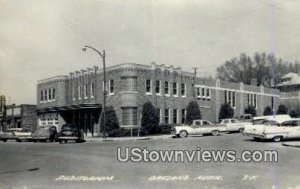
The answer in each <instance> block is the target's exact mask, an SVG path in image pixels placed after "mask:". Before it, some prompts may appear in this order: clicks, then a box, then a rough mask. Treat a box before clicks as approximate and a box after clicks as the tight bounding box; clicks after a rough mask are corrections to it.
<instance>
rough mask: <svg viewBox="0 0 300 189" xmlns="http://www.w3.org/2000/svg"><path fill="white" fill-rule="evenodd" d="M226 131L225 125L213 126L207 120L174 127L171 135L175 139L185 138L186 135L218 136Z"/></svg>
mask: <svg viewBox="0 0 300 189" xmlns="http://www.w3.org/2000/svg"><path fill="white" fill-rule="evenodd" d="M225 131H227V128H226V126H225V125H213V124H212V123H211V122H210V121H207V120H194V121H193V122H192V123H191V124H190V125H179V126H174V127H173V130H172V132H171V134H173V135H175V136H177V137H181V138H184V137H187V136H188V135H200V134H202V135H205V134H210V135H213V136H217V135H219V133H220V132H225Z"/></svg>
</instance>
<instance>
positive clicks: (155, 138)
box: [85, 135, 172, 143]
mask: <svg viewBox="0 0 300 189" xmlns="http://www.w3.org/2000/svg"><path fill="white" fill-rule="evenodd" d="M171 138H172V136H171V135H170V136H169V137H143V138H127V139H122V138H121V139H119V138H114V139H95V140H94V139H91V140H87V139H85V141H86V142H87V143H89V142H91V143H94V142H117V141H137V140H165V139H171Z"/></svg>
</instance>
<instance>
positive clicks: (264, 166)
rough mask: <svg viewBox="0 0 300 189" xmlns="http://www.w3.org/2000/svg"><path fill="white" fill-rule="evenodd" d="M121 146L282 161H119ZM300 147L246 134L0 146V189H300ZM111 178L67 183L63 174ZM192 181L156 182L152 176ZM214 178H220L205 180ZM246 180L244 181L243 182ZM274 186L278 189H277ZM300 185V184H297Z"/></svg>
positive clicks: (4, 144) (12, 143)
mask: <svg viewBox="0 0 300 189" xmlns="http://www.w3.org/2000/svg"><path fill="white" fill-rule="evenodd" d="M117 147H123V148H125V147H141V148H145V147H147V148H148V149H156V150H162V149H165V150H170V149H177V150H179V149H182V150H195V149H196V148H197V147H201V150H218V149H219V150H236V151H237V152H238V153H241V152H242V151H243V150H246V149H247V150H272V149H273V150H277V151H278V153H279V162H277V163H271V162H269V163H266V162H265V163H254V162H252V163H228V162H218V163H214V162H206V163H204V162H187V161H186V162H183V163H174V162H173V163H162V162H157V163H154V162H152V163H149V162H148V163H145V162H144V163H133V162H127V163H123V162H118V161H117ZM299 157H300V149H299V148H292V147H285V146H282V145H281V144H280V143H271V142H264V143H262V142H256V141H252V140H251V139H250V138H247V137H244V136H242V135H241V134H239V133H237V134H222V135H221V136H217V137H213V136H205V137H202V136H199V137H188V138H185V139H164V140H163V139H161V140H137V141H119V142H118V141H106V142H99V143H82V144H77V143H67V144H58V143H55V144H54V143H29V142H24V143H16V142H7V143H0V158H1V163H0V188H152V189H153V188H207V189H209V188H215V189H216V188H231V189H233V188H237V189H240V188H249V189H250V188H255V189H257V188H263V189H268V188H270V189H272V188H288V187H296V186H297V185H300V182H299V175H300V169H299V165H300V163H299ZM73 175H74V176H86V177H92V176H94V177H98V178H103V177H106V178H107V177H111V176H113V179H112V180H102V181H100V180H98V181H91V180H90V181H83V180H81V181H74V180H73V181H67V180H60V179H58V178H59V177H61V178H62V176H65V177H67V176H69V177H70V176H73ZM160 175H162V176H182V177H185V178H188V179H187V180H184V181H183V180H173V181H170V180H169V181H166V180H163V181H161V180H152V181H151V179H150V178H153V176H160ZM206 176H215V177H216V178H219V180H218V179H217V180H214V179H213V180H203V179H204V178H205V177H206ZM243 179H244V180H243ZM273 185H274V187H272V186H273ZM277 186H278V187H277ZM298 187H299V186H298Z"/></svg>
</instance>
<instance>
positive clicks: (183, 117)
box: [181, 109, 186, 124]
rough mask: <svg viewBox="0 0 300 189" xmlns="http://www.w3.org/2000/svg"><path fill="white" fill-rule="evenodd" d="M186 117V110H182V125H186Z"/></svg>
mask: <svg viewBox="0 0 300 189" xmlns="http://www.w3.org/2000/svg"><path fill="white" fill-rule="evenodd" d="M185 117H186V110H185V109H182V110H181V123H183V124H184V123H185Z"/></svg>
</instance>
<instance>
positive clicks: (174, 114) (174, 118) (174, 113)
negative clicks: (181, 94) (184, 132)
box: [173, 109, 177, 124]
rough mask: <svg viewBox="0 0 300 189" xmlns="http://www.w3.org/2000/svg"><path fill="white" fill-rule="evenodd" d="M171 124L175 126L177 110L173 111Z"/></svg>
mask: <svg viewBox="0 0 300 189" xmlns="http://www.w3.org/2000/svg"><path fill="white" fill-rule="evenodd" d="M173 123H174V124H177V109H174V110H173Z"/></svg>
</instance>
